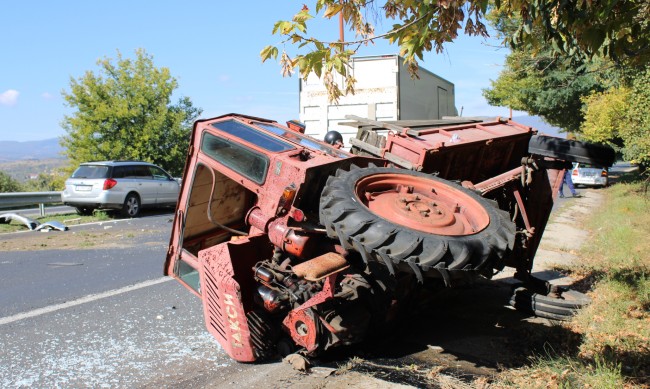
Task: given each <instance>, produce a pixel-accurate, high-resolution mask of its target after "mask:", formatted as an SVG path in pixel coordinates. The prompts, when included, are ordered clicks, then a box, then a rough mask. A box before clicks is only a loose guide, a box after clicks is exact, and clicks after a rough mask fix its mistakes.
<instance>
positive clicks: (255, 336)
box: [165, 114, 613, 362]
mask: <svg viewBox="0 0 650 389" xmlns="http://www.w3.org/2000/svg"><path fill="white" fill-rule="evenodd" d="M356 120H357V121H356V122H354V123H351V125H355V126H357V127H358V135H357V137H356V138H355V139H353V140H352V150H351V151H352V153H348V152H346V151H343V150H341V149H339V148H338V147H337V146H336V145H335V146H332V145H329V144H326V143H324V142H319V141H317V140H315V139H313V138H310V137H308V136H305V135H303V134H301V133H300V131H296V130H295V128H296V124H295V123H289V124H288V125H289V127H286V126H283V125H281V124H278V123H277V122H275V121H272V120H266V119H261V118H255V117H250V116H244V115H237V114H230V115H224V116H220V117H216V118H212V119H207V120H200V121H198V122H196V123H195V125H194V131H193V134H192V138H191V144H190V148H189V153H188V157H187V161H186V164H185V172H184V176H183V177H184V179H183V185H182V190H181V195H180V199H179V202H178V208H177V210H176V215H175V221H174V225H173V231H172V236H171V240H170V246H169V250H168V253H167V261H166V264H165V274H168V275H170V276H172V277H174V278H176V279H177V280H178V281H179V282H180V283H182V284H183V285H184V286H186V287H187V288H188V289H189V290H191V291H192V292H193V293H194V294H195V295H196V296H198V297H199V298H201V300H202V302H203V309H204V315H205V323H206V326H207V328H208V330H209V332H210V333H212V334H213V335H214V336H215V337H216V338H217V340H218V341H219V343H220V344H221V345H222V346H223V348H224V349H225V351H226V352H227V353H228V354H229V355H230V356H231V357H232V358H234V359H235V360H237V361H242V362H251V361H255V360H258V359H261V358H265V357H269V356H272V355H276V354H277V353H278V352H279V353H288V352H291V351H292V350H296V349H298V350H302V352H303V353H304V354H306V355H315V354H317V353H319V352H321V351H323V350H326V349H328V348H330V347H333V346H337V345H347V344H352V343H357V342H360V341H362V340H364V339H365V338H367V337H369V336H372V335H373V334H376V333H381V331H382V330H383V329H385V328H387V327H388V326H390V325H391V323H394V322H395V320H396V318H397V317H398V316H399V313H400V312H401V310H402V309H404V307H405V306H407V305H408V303H409V301H411V300H412V299H415V298H417V296H418V293H417V292H418V291H419V290H421V289H422V288H435V287H440V286H445V287H453V286H456V285H462V284H467V283H469V282H472V281H473V280H476V279H477V278H478V277H484V278H490V277H492V276H493V275H494V274H495V273H496V272H498V271H500V270H502V269H503V268H504V267H505V266H510V267H514V268H516V270H517V272H516V277H517V278H519V279H520V280H522V282H524V283H525V285H526V286H527V287H528V288H529V289H530V290H531V291H532V292H534V293H539V294H540V295H548V294H549V293H551V292H555V293H556V295H557V292H558V291H557V290H552V288H551V287H550V286H549V285H548V284H546V283H544V282H541V281H538V280H536V279H535V278H533V277H532V276H531V268H532V263H533V258H534V256H535V252H536V250H537V246H538V244H539V241H540V238H541V235H542V233H543V231H544V227H545V225H546V222H547V220H548V217H549V214H550V212H551V208H552V206H553V200H554V196H555V194H556V193H557V190H558V187H559V185H560V183H561V181H562V177H563V173H564V170H565V169H566V168H567V167H568V166H570V163H569V162H570V161H578V162H580V161H586V162H589V163H592V164H601V165H603V166H607V165H611V163H612V162H613V152H612V151H611V150H610V149H605V148H601V147H598V146H594V145H585V144H581V143H579V142H572V141H567V140H563V139H559V138H552V137H543V136H537V135H535V131H534V130H533V129H532V128H530V127H526V126H522V125H519V124H517V123H514V122H512V121H508V120H500V119H496V120H494V121H479V120H444V121H427V122H421V121H417V122H407V123H399V122H393V123H384V122H373V121H368V120H364V119H360V118H356ZM332 138H333V139H334V140H336V137H332ZM556 297H557V298H561V296H556Z"/></svg>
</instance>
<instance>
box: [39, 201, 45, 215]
mask: <svg viewBox="0 0 650 389" xmlns="http://www.w3.org/2000/svg"><path fill="white" fill-rule="evenodd" d="M38 210H39V211H40V212H41V217H43V216H45V204H43V203H40V204H38Z"/></svg>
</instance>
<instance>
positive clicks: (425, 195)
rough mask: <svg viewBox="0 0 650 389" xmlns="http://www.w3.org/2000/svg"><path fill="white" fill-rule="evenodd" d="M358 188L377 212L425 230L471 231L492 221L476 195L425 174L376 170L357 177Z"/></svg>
mask: <svg viewBox="0 0 650 389" xmlns="http://www.w3.org/2000/svg"><path fill="white" fill-rule="evenodd" d="M355 192H356V195H357V198H358V199H359V201H360V202H361V203H362V204H364V205H365V206H366V207H368V209H369V210H370V211H372V212H373V213H374V214H376V215H377V216H379V217H381V218H384V219H386V220H388V221H390V222H393V223H396V224H399V225H402V226H406V227H409V228H412V229H414V230H418V231H422V232H427V233H431V234H437V235H448V236H462V235H471V234H475V233H477V232H479V231H482V230H483V229H485V228H486V227H487V226H488V224H490V216H489V215H488V213H487V212H486V210H485V209H484V207H483V206H482V205H481V204H480V203H479V202H478V201H476V199H474V198H472V197H471V196H470V195H468V194H467V193H465V192H463V191H461V190H458V189H456V188H454V187H452V186H450V185H446V184H444V183H442V182H439V181H436V180H432V179H429V178H426V177H419V176H411V175H407V174H396V173H386V174H374V175H371V176H368V177H364V178H362V179H360V180H359V181H357V183H356V187H355Z"/></svg>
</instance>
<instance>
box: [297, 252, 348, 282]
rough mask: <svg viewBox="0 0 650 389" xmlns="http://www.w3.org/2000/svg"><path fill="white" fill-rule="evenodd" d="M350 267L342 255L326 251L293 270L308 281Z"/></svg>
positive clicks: (316, 279) (319, 278)
mask: <svg viewBox="0 0 650 389" xmlns="http://www.w3.org/2000/svg"><path fill="white" fill-rule="evenodd" d="M348 267H350V265H349V264H348V262H347V261H346V260H345V258H343V257H342V256H341V255H339V254H337V253H326V254H323V255H321V256H318V257H316V258H314V259H312V260H309V261H306V262H303V263H300V264H298V265H296V266H294V267H293V272H294V273H295V274H296V275H297V276H298V277H302V278H304V279H306V280H307V281H319V280H322V279H323V278H325V277H327V276H329V275H331V274H334V273H337V272H339V271H341V270H343V269H347V268H348Z"/></svg>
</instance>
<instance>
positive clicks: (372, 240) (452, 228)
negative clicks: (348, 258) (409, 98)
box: [320, 165, 515, 274]
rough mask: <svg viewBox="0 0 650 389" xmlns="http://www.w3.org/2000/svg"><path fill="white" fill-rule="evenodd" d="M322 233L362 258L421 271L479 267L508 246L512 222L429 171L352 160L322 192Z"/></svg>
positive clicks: (495, 208) (486, 203) (329, 181)
mask: <svg viewBox="0 0 650 389" xmlns="http://www.w3.org/2000/svg"><path fill="white" fill-rule="evenodd" d="M320 221H321V223H322V224H323V225H324V226H325V228H326V229H327V234H328V236H330V237H332V238H338V240H339V241H340V242H341V245H342V246H343V247H344V248H346V249H348V250H354V251H357V252H359V253H360V254H361V256H362V257H363V259H364V261H366V262H368V261H370V260H376V261H379V262H380V263H381V262H383V263H384V264H386V266H388V268H389V270H390V271H391V272H392V270H393V265H394V264H400V263H406V264H408V265H409V266H410V268H411V269H413V270H414V271H415V272H416V274H417V273H418V272H419V271H424V272H427V271H429V270H431V269H437V270H465V271H466V270H480V269H482V268H483V267H484V266H485V265H486V264H487V263H488V262H489V261H490V260H494V259H498V258H503V257H504V256H505V255H506V253H507V252H508V251H509V250H511V249H512V247H513V242H514V236H515V225H514V223H512V222H511V221H510V218H509V214H508V213H507V212H505V211H502V210H500V209H498V208H497V207H495V206H494V205H493V203H492V202H491V201H490V200H487V199H484V198H482V197H481V196H479V195H478V194H476V193H474V192H472V191H470V190H468V189H465V188H463V187H461V186H459V185H456V184H454V183H451V182H449V181H446V180H443V179H441V178H437V177H434V176H432V175H429V174H424V173H419V172H414V171H410V170H404V169H396V168H383V167H368V168H364V169H361V168H358V167H357V166H354V165H353V166H352V168H351V170H350V171H345V170H339V171H337V172H336V175H335V176H331V177H329V179H328V181H327V185H325V188H324V189H323V192H322V195H321V200H320Z"/></svg>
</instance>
